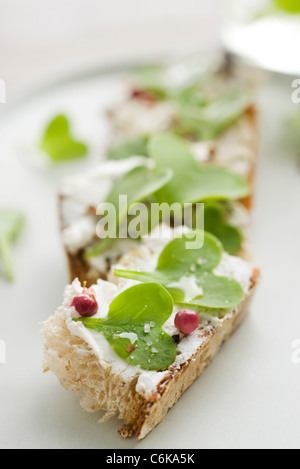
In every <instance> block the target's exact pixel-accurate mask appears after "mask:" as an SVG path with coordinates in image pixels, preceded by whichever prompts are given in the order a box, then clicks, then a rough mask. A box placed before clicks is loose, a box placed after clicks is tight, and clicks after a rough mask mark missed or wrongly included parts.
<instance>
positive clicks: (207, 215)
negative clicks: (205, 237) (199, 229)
mask: <svg viewBox="0 0 300 469" xmlns="http://www.w3.org/2000/svg"><path fill="white" fill-rule="evenodd" d="M204 224H205V225H204V226H205V231H208V232H209V233H212V234H213V235H215V236H216V237H217V238H218V239H219V240H220V241H221V243H222V244H223V246H224V249H225V251H226V252H228V253H229V254H231V255H234V254H237V253H238V252H239V251H240V250H241V247H242V242H243V236H242V233H241V231H240V230H239V228H237V227H235V226H232V225H230V224H229V223H227V221H226V218H225V213H224V210H223V209H222V207H221V205H220V204H218V203H208V204H205V207H204Z"/></svg>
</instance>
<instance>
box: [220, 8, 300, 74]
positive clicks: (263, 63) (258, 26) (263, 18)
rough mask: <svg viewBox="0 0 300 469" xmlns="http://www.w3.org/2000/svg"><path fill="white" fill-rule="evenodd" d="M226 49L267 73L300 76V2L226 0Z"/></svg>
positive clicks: (223, 36)
mask: <svg viewBox="0 0 300 469" xmlns="http://www.w3.org/2000/svg"><path fill="white" fill-rule="evenodd" d="M224 6H225V13H224V24H223V28H222V32H221V36H222V41H223V44H224V45H225V47H226V49H227V50H228V51H230V52H231V53H232V54H234V55H236V56H238V57H241V58H243V59H244V60H245V61H247V62H249V63H251V64H254V65H257V66H259V67H262V68H264V69H267V70H271V71H275V72H280V73H284V74H289V75H298V74H300V60H299V51H300V0H224Z"/></svg>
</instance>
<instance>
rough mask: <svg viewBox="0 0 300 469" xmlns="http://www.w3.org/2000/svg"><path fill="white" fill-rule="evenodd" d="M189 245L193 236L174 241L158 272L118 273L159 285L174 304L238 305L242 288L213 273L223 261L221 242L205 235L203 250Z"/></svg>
mask: <svg viewBox="0 0 300 469" xmlns="http://www.w3.org/2000/svg"><path fill="white" fill-rule="evenodd" d="M196 235H197V233H195V232H194V236H196ZM187 242H189V243H190V242H191V233H190V234H189V235H184V236H182V237H181V238H176V239H175V240H173V241H171V242H170V243H169V244H168V245H167V246H166V247H165V248H164V250H163V251H162V252H161V254H160V257H159V260H158V265H157V267H156V270H155V271H154V272H135V271H123V270H118V269H116V270H115V272H114V274H115V275H116V276H117V277H124V278H130V279H133V280H137V281H140V282H147V281H148V282H157V283H159V284H161V285H163V286H164V287H165V288H167V289H168V290H169V291H170V293H171V294H172V296H173V299H174V302H175V303H176V304H179V305H192V306H193V305H194V306H197V307H205V308H212V310H213V309H217V308H219V309H222V308H224V309H225V308H226V309H227V308H231V307H234V306H236V305H237V304H238V303H239V302H240V301H241V300H242V298H243V296H244V291H243V288H242V286H241V285H240V284H239V283H238V282H236V281H235V280H232V279H230V278H227V277H221V276H216V275H215V274H214V272H213V270H214V268H215V267H217V266H218V265H219V263H220V261H221V258H222V253H223V247H222V245H221V243H220V241H219V240H218V239H217V238H216V237H215V236H213V235H211V234H209V233H206V232H205V233H204V244H203V246H202V248H200V249H188V248H187ZM212 314H213V313H212Z"/></svg>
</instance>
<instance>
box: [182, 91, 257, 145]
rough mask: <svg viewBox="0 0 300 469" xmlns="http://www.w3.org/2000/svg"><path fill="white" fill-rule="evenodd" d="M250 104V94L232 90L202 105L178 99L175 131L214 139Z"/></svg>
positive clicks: (204, 138)
mask: <svg viewBox="0 0 300 469" xmlns="http://www.w3.org/2000/svg"><path fill="white" fill-rule="evenodd" d="M249 105H250V99H249V96H248V94H246V93H243V92H235V93H232V92H231V93H229V94H226V95H224V96H222V97H220V98H217V99H216V100H214V101H212V102H210V103H207V104H206V105H202V106H199V104H197V103H191V102H180V101H177V107H178V124H177V126H176V127H175V129H174V131H175V132H177V133H179V134H182V135H185V134H187V135H193V136H194V137H196V138H198V139H201V140H213V139H214V138H216V137H218V136H219V135H220V134H221V133H222V132H224V131H225V130H226V129H227V128H228V127H230V126H231V125H232V124H234V123H235V122H236V121H237V120H238V118H239V117H240V116H241V115H242V114H243V113H244V112H245V111H246V109H247V108H248V107H249Z"/></svg>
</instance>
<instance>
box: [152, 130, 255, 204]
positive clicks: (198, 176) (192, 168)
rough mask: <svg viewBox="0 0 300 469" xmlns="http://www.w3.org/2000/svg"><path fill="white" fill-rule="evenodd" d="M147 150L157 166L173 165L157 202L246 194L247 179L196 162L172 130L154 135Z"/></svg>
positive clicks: (222, 197) (187, 147)
mask: <svg viewBox="0 0 300 469" xmlns="http://www.w3.org/2000/svg"><path fill="white" fill-rule="evenodd" d="M149 154H150V157H151V158H153V159H154V161H155V163H156V167H157V169H166V168H169V169H172V171H173V178H172V179H171V181H170V182H169V183H168V184H167V185H165V186H164V187H163V188H162V189H161V190H160V191H159V192H158V193H157V194H156V197H157V199H158V201H159V202H167V203H169V204H170V205H171V204H172V203H174V202H180V203H182V204H184V203H197V202H202V201H204V200H207V199H214V200H216V199H217V200H226V199H227V200H228V199H229V200H235V199H240V198H243V197H246V196H247V195H248V193H249V187H248V184H247V182H246V180H245V179H244V178H243V177H241V176H239V175H237V174H234V173H231V172H230V171H228V170H226V169H223V168H217V167H214V166H209V165H199V164H198V163H197V162H196V161H195V159H194V157H193V154H192V151H191V150H190V148H189V146H188V144H187V143H186V142H185V141H184V140H183V139H181V138H179V137H177V136H175V135H173V134H162V135H155V136H153V137H152V138H151V139H150V142H149Z"/></svg>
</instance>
